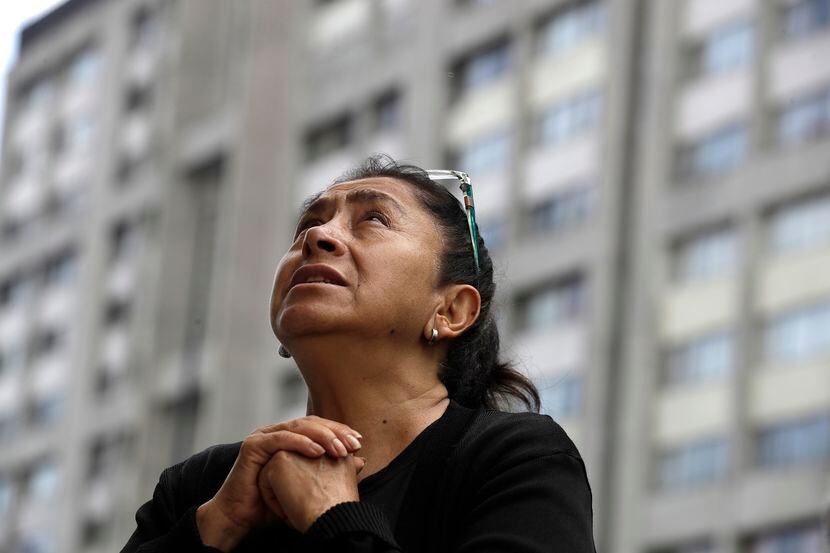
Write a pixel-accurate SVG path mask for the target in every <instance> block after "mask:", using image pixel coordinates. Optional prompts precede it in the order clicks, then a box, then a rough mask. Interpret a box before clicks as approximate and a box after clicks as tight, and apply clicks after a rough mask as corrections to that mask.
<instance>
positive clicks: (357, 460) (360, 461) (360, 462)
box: [354, 455, 366, 474]
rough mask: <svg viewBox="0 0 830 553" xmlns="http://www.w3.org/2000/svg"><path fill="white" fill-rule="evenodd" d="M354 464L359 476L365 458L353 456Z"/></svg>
mask: <svg viewBox="0 0 830 553" xmlns="http://www.w3.org/2000/svg"><path fill="white" fill-rule="evenodd" d="M354 464H355V466H357V473H358V474H360V471H361V470H363V467H365V466H366V457H358V456H357V455H355V458H354Z"/></svg>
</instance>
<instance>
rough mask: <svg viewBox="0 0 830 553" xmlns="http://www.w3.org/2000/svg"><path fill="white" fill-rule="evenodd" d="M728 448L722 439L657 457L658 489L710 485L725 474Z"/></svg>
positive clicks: (707, 441) (697, 443)
mask: <svg viewBox="0 0 830 553" xmlns="http://www.w3.org/2000/svg"><path fill="white" fill-rule="evenodd" d="M727 461H728V459H727V446H726V442H725V440H723V439H722V438H717V439H708V440H702V441H699V442H693V443H690V444H687V445H685V446H681V447H678V448H676V449H672V450H668V451H665V452H663V453H662V454H660V455H659V456H658V462H657V464H658V475H657V484H658V487H659V488H660V489H665V490H669V489H678V488H685V487H689V486H696V485H703V484H710V483H713V482H716V481H718V480H720V479H721V478H722V477H723V476H724V475H725V474H726V468H727Z"/></svg>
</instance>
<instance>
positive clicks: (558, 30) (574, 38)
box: [537, 0, 606, 54]
mask: <svg viewBox="0 0 830 553" xmlns="http://www.w3.org/2000/svg"><path fill="white" fill-rule="evenodd" d="M605 23H606V7H605V2H604V1H600V0H589V1H578V2H573V3H571V4H570V5H568V6H566V7H565V8H564V9H560V10H557V11H556V12H554V13H553V14H551V15H550V16H548V17H547V18H546V19H545V20H544V21H543V22H542V25H541V26H540V27H539V31H538V36H537V50H538V51H539V52H540V53H542V54H557V53H560V52H564V51H566V50H568V49H570V48H573V47H574V46H576V45H577V44H579V43H580V42H582V41H584V40H586V39H588V38H591V37H593V36H596V35H598V34H599V33H601V32H603V31H604V30H605Z"/></svg>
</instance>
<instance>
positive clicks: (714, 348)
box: [664, 331, 735, 386]
mask: <svg viewBox="0 0 830 553" xmlns="http://www.w3.org/2000/svg"><path fill="white" fill-rule="evenodd" d="M734 338H735V337H734V335H733V333H732V332H729V331H721V332H715V333H711V334H706V335H703V336H700V337H697V338H694V339H692V340H690V341H688V342H686V343H683V344H680V345H678V346H676V347H674V348H672V349H671V350H670V351H669V352H668V354H667V356H666V366H665V375H664V378H665V383H666V385H668V386H675V385H685V384H695V383H700V382H709V381H712V380H717V379H721V378H723V377H725V376H726V375H728V374H731V373H732V370H733V368H734V363H735V359H734V355H735V339H734Z"/></svg>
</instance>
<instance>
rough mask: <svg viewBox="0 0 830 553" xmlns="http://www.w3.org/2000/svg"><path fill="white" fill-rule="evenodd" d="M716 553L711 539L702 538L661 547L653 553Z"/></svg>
mask: <svg viewBox="0 0 830 553" xmlns="http://www.w3.org/2000/svg"><path fill="white" fill-rule="evenodd" d="M715 551H717V550H716V549H715V546H714V544H713V543H712V540H711V539H710V538H700V539H695V540H691V541H687V542H683V543H680V544H677V545H674V546H671V547H661V548H660V549H656V550H654V552H653V553H715Z"/></svg>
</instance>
